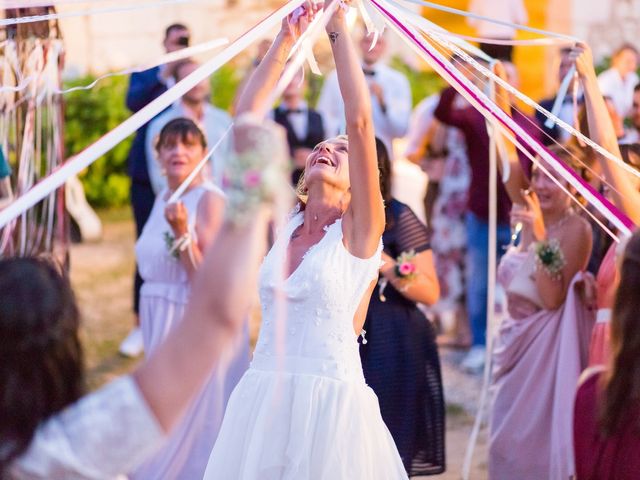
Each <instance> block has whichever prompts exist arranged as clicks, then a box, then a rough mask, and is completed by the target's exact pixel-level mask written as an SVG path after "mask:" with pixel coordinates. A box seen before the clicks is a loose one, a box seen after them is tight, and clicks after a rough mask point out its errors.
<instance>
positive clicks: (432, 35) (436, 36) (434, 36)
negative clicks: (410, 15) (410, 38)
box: [424, 31, 640, 178]
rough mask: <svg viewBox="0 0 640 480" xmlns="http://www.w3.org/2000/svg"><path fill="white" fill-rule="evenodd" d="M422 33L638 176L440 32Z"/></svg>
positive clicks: (637, 172)
mask: <svg viewBox="0 0 640 480" xmlns="http://www.w3.org/2000/svg"><path fill="white" fill-rule="evenodd" d="M424 33H425V34H426V35H427V36H429V37H430V38H431V39H433V40H434V41H436V42H438V43H440V44H442V45H443V46H445V47H446V48H448V49H450V50H452V51H454V52H455V53H457V54H458V55H459V56H460V57H461V58H463V59H464V60H465V61H466V62H467V63H469V64H471V65H473V67H474V68H475V69H476V70H479V71H480V72H481V73H482V74H483V75H484V76H485V77H487V78H490V79H492V80H493V81H495V82H496V83H498V84H499V85H500V86H501V87H502V88H504V89H505V90H507V91H508V92H510V93H512V94H513V95H515V96H516V97H517V98H519V99H520V100H522V102H524V103H525V104H526V105H528V106H530V107H532V108H534V109H535V110H536V111H538V112H540V113H541V114H542V115H544V116H545V117H547V118H548V119H552V120H553V121H554V122H555V123H556V124H557V125H558V126H559V127H560V128H562V129H564V130H566V131H567V132H569V133H571V134H572V135H574V136H575V137H576V138H578V140H580V141H582V142H583V143H584V144H586V145H588V146H590V147H591V148H593V149H594V150H595V151H596V152H598V153H599V154H600V155H602V156H603V157H605V158H606V159H608V160H610V161H612V162H613V163H615V164H617V165H618V166H619V167H620V168H622V169H623V170H625V171H626V172H627V173H630V174H631V175H634V176H636V177H638V178H640V171H638V170H636V169H635V168H634V167H632V166H631V165H627V164H626V163H625V162H624V161H623V160H622V159H621V158H618V157H616V156H615V155H614V154H612V153H611V152H609V151H608V150H607V149H605V148H603V147H602V146H601V145H599V144H597V143H596V142H594V141H593V140H591V139H590V138H589V137H587V136H586V135H584V134H583V133H582V132H580V131H579V130H577V129H576V128H575V127H573V126H571V125H569V124H568V123H566V122H565V121H563V120H562V119H560V118H558V117H557V116H556V115H554V114H552V113H551V112H549V111H548V110H546V109H544V108H542V107H541V106H540V105H539V104H538V103H537V102H535V101H533V100H532V99H531V98H529V97H528V96H527V95H525V94H524V93H522V92H521V91H520V90H518V89H517V88H514V87H513V86H512V85H510V84H509V82H507V81H505V80H503V79H502V78H500V77H498V76H497V75H495V74H494V73H493V72H492V71H490V70H489V69H487V68H485V67H484V66H483V65H482V64H480V63H478V62H477V61H476V60H475V59H474V58H473V57H471V56H470V55H468V54H467V53H466V52H465V51H463V50H462V49H460V48H458V47H457V46H456V45H454V44H452V43H451V42H448V41H447V40H446V39H445V38H443V37H442V36H441V35H440V34H437V33H434V32H430V31H424Z"/></svg>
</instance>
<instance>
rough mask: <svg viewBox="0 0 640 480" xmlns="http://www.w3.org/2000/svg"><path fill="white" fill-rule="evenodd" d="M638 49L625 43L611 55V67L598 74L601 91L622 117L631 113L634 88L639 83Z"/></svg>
mask: <svg viewBox="0 0 640 480" xmlns="http://www.w3.org/2000/svg"><path fill="white" fill-rule="evenodd" d="M637 69H638V50H637V49H636V48H635V47H634V46H633V45H631V44H628V43H627V44H624V45H622V46H621V47H620V48H618V50H616V51H615V52H614V54H613V56H612V57H611V68H609V69H608V70H605V71H604V72H602V73H601V74H600V75H599V76H598V85H599V86H600V91H601V92H602V95H603V96H605V97H609V98H610V99H611V101H612V102H613V105H614V107H615V109H616V112H617V113H618V115H619V116H620V118H623V119H624V118H626V117H627V116H629V114H630V113H631V105H632V104H633V89H634V88H635V87H636V85H637V84H638V80H639V79H638V75H637V74H636V70H637Z"/></svg>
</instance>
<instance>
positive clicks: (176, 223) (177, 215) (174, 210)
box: [164, 202, 189, 238]
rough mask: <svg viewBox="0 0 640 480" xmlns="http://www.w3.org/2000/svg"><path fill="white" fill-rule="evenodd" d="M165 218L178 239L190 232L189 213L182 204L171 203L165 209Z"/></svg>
mask: <svg viewBox="0 0 640 480" xmlns="http://www.w3.org/2000/svg"><path fill="white" fill-rule="evenodd" d="M164 218H166V219H167V222H169V225H170V226H171V230H173V235H174V236H175V237H176V238H178V237H181V236H182V235H184V234H186V233H188V231H189V224H188V221H189V212H187V207H185V206H184V203H182V202H175V203H169V204H168V205H167V206H166V207H165V209H164Z"/></svg>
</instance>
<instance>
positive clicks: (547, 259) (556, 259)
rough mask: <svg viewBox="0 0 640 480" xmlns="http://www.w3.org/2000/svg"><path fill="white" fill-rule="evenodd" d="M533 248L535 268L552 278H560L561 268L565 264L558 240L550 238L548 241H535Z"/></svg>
mask: <svg viewBox="0 0 640 480" xmlns="http://www.w3.org/2000/svg"><path fill="white" fill-rule="evenodd" d="M534 250H535V254H536V256H535V262H536V265H535V270H536V271H542V272H544V273H546V274H547V275H548V276H549V277H550V278H551V279H552V280H556V281H558V280H560V279H561V277H562V269H563V268H564V267H565V265H566V264H567V261H566V260H565V258H564V253H563V252H562V249H561V248H560V242H558V240H557V239H555V238H552V239H551V240H548V241H542V242H536V243H535V244H534Z"/></svg>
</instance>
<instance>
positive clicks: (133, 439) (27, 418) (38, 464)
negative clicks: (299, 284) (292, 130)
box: [0, 122, 288, 480]
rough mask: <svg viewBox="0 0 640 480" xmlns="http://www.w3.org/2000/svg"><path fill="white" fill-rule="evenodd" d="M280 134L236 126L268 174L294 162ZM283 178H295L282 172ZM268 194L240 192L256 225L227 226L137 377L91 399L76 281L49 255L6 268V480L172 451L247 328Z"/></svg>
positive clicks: (0, 447)
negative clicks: (181, 310) (169, 446)
mask: <svg viewBox="0 0 640 480" xmlns="http://www.w3.org/2000/svg"><path fill="white" fill-rule="evenodd" d="M274 129H276V130H274ZM277 129H279V127H276V126H275V125H265V124H264V123H262V124H258V125H256V124H255V123H254V124H251V123H246V122H244V123H242V124H236V126H235V127H234V132H235V140H236V148H242V149H243V150H245V153H244V154H245V155H247V154H250V155H251V156H252V158H257V159H265V158H268V159H269V162H270V163H269V164H265V163H264V162H263V163H262V164H261V166H260V167H261V168H259V170H261V171H262V170H265V169H266V170H269V169H270V167H269V165H271V164H273V161H274V159H276V158H277V159H280V162H279V165H284V164H285V162H286V161H288V149H287V147H286V143H285V137H284V134H283V133H282V132H280V131H279V130H277ZM261 132H262V133H266V134H268V135H270V138H271V140H272V141H271V143H270V144H269V145H268V149H267V151H266V152H265V151H264V149H263V150H260V149H259V148H257V146H256V145H255V142H253V141H252V138H253V137H254V136H255V135H256V134H258V133H261ZM238 139H240V141H238ZM247 151H248V152H250V153H247ZM274 174H275V175H276V176H278V172H277V171H276V170H274V171H273V172H272V174H270V176H271V177H273V175H274ZM279 180H280V182H279V184H280V185H286V183H287V181H288V180H287V178H286V177H285V175H284V174H283V173H280V174H279ZM265 190H268V188H263V186H262V184H258V185H256V186H254V192H255V191H260V192H261V195H262V197H260V196H257V195H255V193H254V194H253V195H252V196H251V197H250V201H248V202H245V203H244V204H242V202H243V201H244V199H245V198H246V194H245V192H244V191H242V192H240V193H239V194H232V195H230V197H232V198H234V199H236V200H237V201H236V202H235V203H236V205H235V206H234V209H235V210H236V211H238V210H241V211H243V212H244V213H245V215H246V216H247V217H248V218H250V219H251V221H250V222H245V223H238V222H237V221H235V220H234V221H229V220H227V221H225V223H224V224H223V226H222V228H221V229H220V232H219V234H218V235H217V237H216V239H215V241H214V243H213V245H212V247H211V248H210V249H208V252H207V254H206V256H205V257H204V260H203V263H202V265H201V268H200V269H199V271H198V272H197V274H196V278H195V280H194V285H193V288H192V295H191V297H190V299H189V303H188V305H187V307H186V310H185V314H184V318H183V320H182V321H181V322H179V324H178V325H177V326H176V327H175V328H174V329H173V330H172V331H171V333H170V334H169V335H168V337H167V339H166V341H165V342H164V343H163V344H162V345H161V346H160V347H158V348H157V349H155V351H154V352H153V353H152V354H151V355H150V357H149V358H147V359H146V360H145V363H144V364H143V365H142V366H141V367H139V368H138V369H137V370H136V372H134V373H133V375H130V376H129V375H128V376H125V377H122V378H120V379H117V380H115V381H114V382H112V383H110V384H109V385H107V386H105V387H103V388H101V389H100V390H98V391H96V392H94V393H92V394H90V395H88V396H86V397H84V398H80V397H81V396H82V393H83V391H82V389H83V384H84V382H83V365H82V348H81V346H80V342H79V338H78V328H79V324H80V316H79V313H78V308H77V305H76V302H75V298H74V295H73V291H72V290H71V286H70V284H69V281H68V279H66V278H65V276H64V275H62V274H61V273H60V271H59V270H57V269H56V268H55V267H54V266H52V265H51V264H49V263H47V262H46V261H43V260H38V259H30V258H11V259H5V260H1V261H0V392H2V400H1V401H0V419H1V421H0V478H2V479H12V480H14V479H20V480H22V479H47V480H48V479H65V480H75V479H113V478H115V477H116V476H117V475H118V474H119V473H125V472H127V471H129V470H131V469H133V468H135V467H136V466H138V465H139V464H140V462H141V461H143V460H144V459H145V458H146V457H148V456H149V455H150V454H153V453H154V451H156V450H157V449H158V448H159V447H161V446H162V444H163V442H164V441H166V439H167V435H168V433H170V432H171V430H172V429H173V428H175V426H176V425H177V424H178V422H179V421H180V419H181V418H182V416H183V414H184V412H185V410H186V409H187V408H188V407H189V405H190V403H191V401H192V399H193V398H194V397H195V396H196V394H197V392H199V391H200V390H201V389H202V387H203V385H204V384H205V383H206V381H207V380H208V379H209V378H210V377H211V372H212V369H213V368H214V367H215V366H216V365H217V364H218V363H219V362H220V359H221V357H222V354H223V352H224V351H225V350H227V347H228V346H229V344H231V343H232V342H233V341H234V340H235V339H236V338H237V336H238V334H239V333H240V331H241V326H242V323H243V322H242V320H243V319H244V318H246V314H247V311H248V308H249V304H250V300H251V297H250V296H248V295H247V294H246V292H247V289H251V287H252V285H253V284H254V283H255V279H256V277H257V270H258V262H259V259H260V258H261V257H262V255H263V253H264V247H265V243H266V238H267V224H268V221H269V209H268V208H266V205H265V200H266V198H264V191H265ZM271 193H272V194H274V195H275V194H276V193H277V192H275V191H272V192H271ZM256 200H257V201H256ZM239 202H240V203H241V204H240V205H238V203H239ZM220 272H225V273H224V275H221V274H220Z"/></svg>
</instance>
